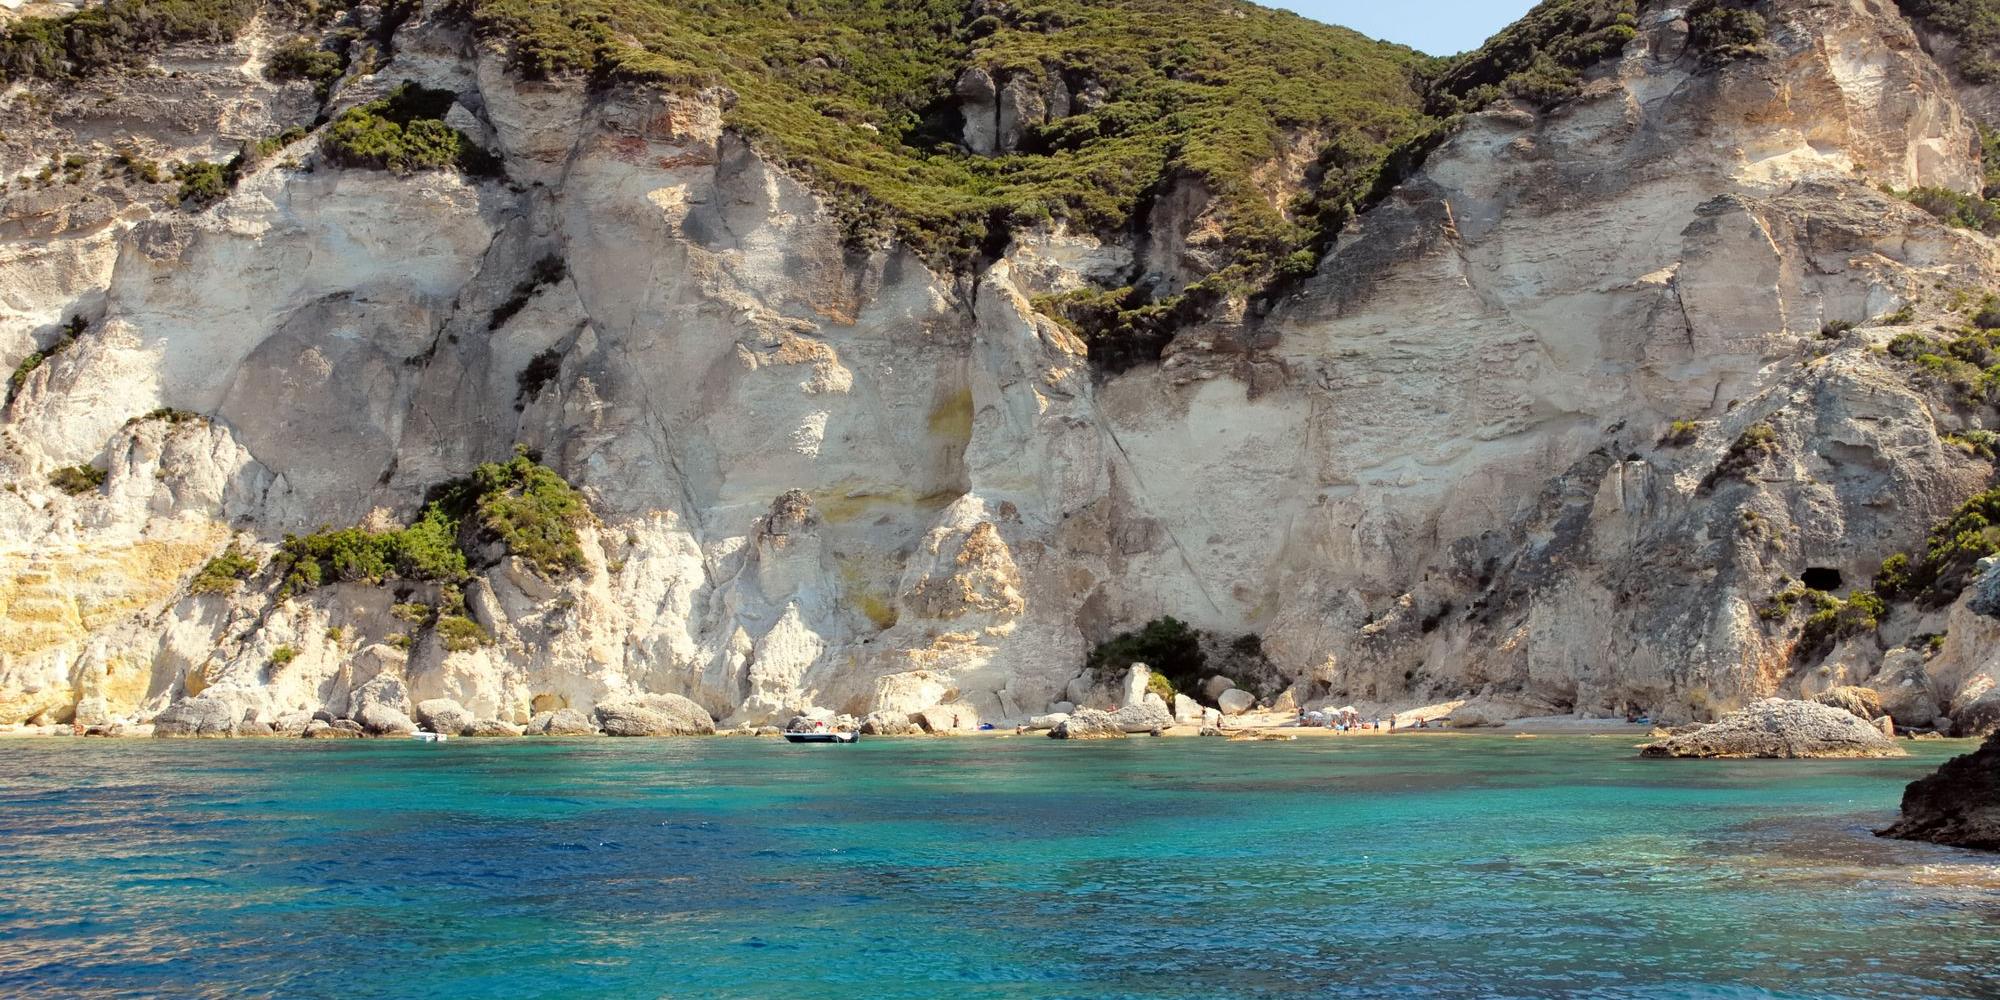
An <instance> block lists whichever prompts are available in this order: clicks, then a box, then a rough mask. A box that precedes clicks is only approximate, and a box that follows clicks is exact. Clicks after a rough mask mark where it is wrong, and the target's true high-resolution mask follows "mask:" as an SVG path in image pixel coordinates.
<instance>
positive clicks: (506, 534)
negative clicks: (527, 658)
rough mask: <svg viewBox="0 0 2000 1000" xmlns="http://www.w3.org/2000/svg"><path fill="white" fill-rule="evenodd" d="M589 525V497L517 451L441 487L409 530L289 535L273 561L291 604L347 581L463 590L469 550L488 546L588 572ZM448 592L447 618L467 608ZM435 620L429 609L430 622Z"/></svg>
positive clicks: (541, 564) (541, 565)
mask: <svg viewBox="0 0 2000 1000" xmlns="http://www.w3.org/2000/svg"><path fill="white" fill-rule="evenodd" d="M589 519H590V512H589V509H588V507H587V506H586V505H585V503H584V501H583V497H582V495H581V494H579V493H578V492H577V491H576V490H575V489H574V488H572V487H571V486H570V485H569V484H568V483H567V482H564V481H563V478H562V477H561V476H559V475H557V474H556V473H555V471H554V470H552V469H549V468H548V467H546V466H543V465H540V464H538V463H536V462H535V461H534V460H533V459H531V458H529V457H528V456H527V455H526V454H525V453H517V454H516V455H515V456H514V458H512V459H511V460H509V461H506V462H487V463H485V464H483V465H481V466H479V467H478V468H477V469H475V470H473V473H472V475H470V476H467V477H465V478H464V479H457V480H453V481H451V482H449V483H446V484H444V485H443V486H441V487H439V488H437V489H436V490H434V491H433V495H432V497H431V498H430V499H429V501H428V502H427V503H425V505H424V508H423V513H422V514H421V515H420V516H419V517H418V518H417V520H416V522H415V523H414V524H411V525H410V526H408V527H405V528H397V529H394V530H389V531H370V530H367V529H365V528H343V529H339V530H335V529H332V528H321V529H320V530H318V531H315V532H313V533H312V534H310V535H306V536H304V537H300V536H296V535H287V536H285V541H284V543H283V544H282V545H280V546H279V548H278V553H277V555H275V556H274V557H273V558H272V560H271V561H272V564H273V565H275V566H277V567H279V568H280V569H281V570H282V571H284V574H285V576H284V583H283V585H282V586H281V587H280V590H279V594H280V596H281V597H288V596H290V595H292V594H296V593H300V592H302V591H305V590H310V589H312V588H314V587H319V586H323V585H325V584H329V583H335V582H341V581H345V582H359V583H371V584H379V583H382V582H384V581H387V580H425V581H434V582H438V583H445V584H456V583H459V582H462V581H464V580H466V579H468V578H470V576H471V575H472V573H471V569H472V565H473V563H472V560H471V557H470V556H469V555H468V548H467V546H468V545H471V546H475V547H476V546H479V545H480V544H481V543H483V542H485V541H487V540H491V541H495V542H498V543H500V544H501V545H503V546H505V548H506V550H507V551H508V552H510V553H512V554H513V555H516V556H519V557H521V558H522V559H523V560H525V561H526V562H528V564H529V565H531V566H533V567H534V568H535V569H536V570H537V571H539V572H541V573H543V574H545V575H549V576H554V575H557V574H560V573H564V572H569V571H573V570H576V569H580V568H582V566H583V549H582V547H581V545H580V544H579V543H578V540H577V529H578V528H579V527H581V526H582V525H583V524H585V523H586V522H587V521H588V520H589ZM446 594H447V598H448V600H449V601H450V602H452V603H450V604H448V606H447V607H446V609H445V610H446V612H447V613H449V612H451V611H456V610H462V609H463V607H464V605H463V602H462V599H461V598H459V597H457V596H456V591H454V590H452V589H451V588H447V589H446ZM409 607H410V608H411V609H415V608H417V607H422V606H421V605H410V606H409ZM410 613H414V610H412V611H411V612H410ZM430 613H431V611H430V609H428V608H425V609H424V611H423V614H422V616H421V617H424V618H428V617H429V615H430Z"/></svg>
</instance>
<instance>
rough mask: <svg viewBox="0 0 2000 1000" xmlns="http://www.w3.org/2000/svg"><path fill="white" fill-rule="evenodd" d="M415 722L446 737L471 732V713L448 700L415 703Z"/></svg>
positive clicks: (436, 699)
mask: <svg viewBox="0 0 2000 1000" xmlns="http://www.w3.org/2000/svg"><path fill="white" fill-rule="evenodd" d="M417 722H419V723H420V724H422V725H423V727H424V729H426V730H428V731H430V732H433V733H443V734H445V735H446V736H464V735H466V734H467V733H470V732H471V731H472V725H473V718H472V713H471V712H468V711H466V710H465V706H464V705H461V704H459V703H458V702H456V701H453V700H451V699H450V698H432V699H430V700H428V701H420V702H417Z"/></svg>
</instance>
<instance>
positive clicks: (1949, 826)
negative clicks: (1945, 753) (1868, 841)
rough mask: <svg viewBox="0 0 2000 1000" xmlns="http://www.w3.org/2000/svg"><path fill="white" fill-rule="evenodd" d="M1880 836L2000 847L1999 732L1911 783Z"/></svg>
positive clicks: (1997, 849) (1984, 849) (1971, 845)
mask: <svg viewBox="0 0 2000 1000" xmlns="http://www.w3.org/2000/svg"><path fill="white" fill-rule="evenodd" d="M1878 836H1883V837H1895V838H1898V839H1900V840H1928V841H1930V842H1931V843H1934V844H1946V845H1949V846H1952V847H1971V848H1976V849H1978V850H1982V851H2000V736H1992V737H1988V738H1987V740H1986V742H1985V744H1983V745H1981V746H1980V748H1979V749H1978V750H1975V751H1973V752H1972V753H1969V754H1965V755H1964V756H1960V757H1953V758H1952V759H1950V760H1948V761H1945V763H1944V765H1943V766H1942V767H1940V768H1938V769H1937V771H1936V773H1934V774H1931V775H1930V776H1928V777H1924V778H1919V779H1917V780H1916V781H1913V782H1911V783H1910V787H1908V788H1906V789H1904V790H1903V811H1902V816H1901V818H1899V819H1897V820H1896V822H1895V823H1894V824H1893V825H1891V826H1890V827H1889V828H1888V829H1886V830H1882V831H1881V832H1880V833H1879V834H1878Z"/></svg>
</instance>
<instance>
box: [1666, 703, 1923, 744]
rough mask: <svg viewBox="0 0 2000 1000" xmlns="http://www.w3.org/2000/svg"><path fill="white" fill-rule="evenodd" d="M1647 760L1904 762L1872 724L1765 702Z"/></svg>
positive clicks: (1829, 711)
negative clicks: (1845, 759)
mask: <svg viewBox="0 0 2000 1000" xmlns="http://www.w3.org/2000/svg"><path fill="white" fill-rule="evenodd" d="M1639 753H1640V755H1641V756H1644V757H1785V758H1792V757H1901V756H1904V752H1903V748H1902V747H1899V746H1897V745H1896V741H1895V740H1893V739H1890V738H1889V737H1887V736H1884V735H1882V733H1881V731H1880V730H1878V729H1876V728H1875V726H1874V725H1873V724H1871V723H1869V722H1866V721H1863V720H1862V719H1860V718H1858V717H1856V716H1854V715H1853V714H1852V713H1849V712H1846V711H1844V710H1842V709H1838V708H1834V707H1833V706H1831V705H1821V704H1819V703H1817V702H1811V701H1789V700H1787V699H1784V698H1766V699H1764V700H1763V701H1760V702H1757V703H1756V704H1754V705H1751V706H1750V707H1749V708H1746V709H1744V710H1742V711H1740V712H1735V713H1732V714H1730V715H1728V716H1727V717H1725V718H1723V719H1722V720H1721V721H1719V722H1713V723H1710V724H1709V725H1706V726H1702V727H1701V728H1699V729H1696V730H1695V731H1693V732H1691V733H1683V734H1681V735H1679V736H1672V737H1668V738H1667V739H1664V740H1661V741H1659V742H1658V743H1649V744H1647V745H1646V746H1645V747H1643V748H1641V749H1640V751H1639Z"/></svg>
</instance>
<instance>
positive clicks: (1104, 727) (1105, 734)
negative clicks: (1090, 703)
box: [1049, 708, 1125, 740]
mask: <svg viewBox="0 0 2000 1000" xmlns="http://www.w3.org/2000/svg"><path fill="white" fill-rule="evenodd" d="M1124 738H1125V728H1124V727H1123V726H1121V725H1119V724H1118V720H1117V718H1116V717H1114V716H1113V715H1112V714H1111V713H1110V712H1104V711H1099V710H1097V709H1095V708H1079V709H1077V710H1076V711H1075V712H1074V713H1071V715H1070V716H1069V717H1068V718H1066V719H1064V720H1062V721H1061V722H1058V723H1056V726H1055V728H1054V729H1051V730H1049V739H1052V740H1122V739H1124Z"/></svg>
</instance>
